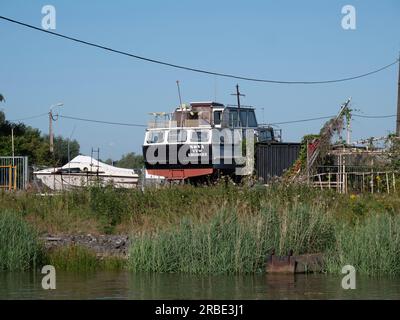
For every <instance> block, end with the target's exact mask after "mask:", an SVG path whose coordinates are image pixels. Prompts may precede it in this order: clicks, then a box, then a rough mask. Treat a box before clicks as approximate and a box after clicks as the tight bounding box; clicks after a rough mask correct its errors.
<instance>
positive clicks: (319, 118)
mask: <svg viewBox="0 0 400 320" xmlns="http://www.w3.org/2000/svg"><path fill="white" fill-rule="evenodd" d="M352 116H353V117H358V118H366V119H384V118H393V117H396V116H397V115H396V114H391V115H382V116H381V115H374V116H372V115H363V114H352ZM334 117H336V116H335V115H333V116H326V117H318V118H308V119H301V120H293V121H284V122H274V123H269V125H279V124H290V123H300V122H308V121H314V120H323V119H331V118H334Z"/></svg>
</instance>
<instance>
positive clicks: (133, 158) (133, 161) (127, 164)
mask: <svg viewBox="0 0 400 320" xmlns="http://www.w3.org/2000/svg"><path fill="white" fill-rule="evenodd" d="M114 165H115V166H116V167H120V168H128V169H137V168H142V167H143V166H144V158H143V156H142V155H137V154H135V153H134V152H130V153H127V154H125V155H123V156H122V157H121V159H120V160H118V161H116V162H114Z"/></svg>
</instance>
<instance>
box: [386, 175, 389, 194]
mask: <svg viewBox="0 0 400 320" xmlns="http://www.w3.org/2000/svg"><path fill="white" fill-rule="evenodd" d="M386 188H387V193H390V189H389V175H388V173H387V171H386Z"/></svg>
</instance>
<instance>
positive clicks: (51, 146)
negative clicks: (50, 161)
mask: <svg viewBox="0 0 400 320" xmlns="http://www.w3.org/2000/svg"><path fill="white" fill-rule="evenodd" d="M49 139H50V153H53V152H54V146H53V144H54V141H53V111H52V110H51V109H50V112H49Z"/></svg>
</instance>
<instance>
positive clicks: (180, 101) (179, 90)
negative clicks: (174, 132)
mask: <svg viewBox="0 0 400 320" xmlns="http://www.w3.org/2000/svg"><path fill="white" fill-rule="evenodd" d="M176 86H177V87H178V96H179V106H180V107H181V108H182V97H181V88H180V87H179V80H176Z"/></svg>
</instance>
